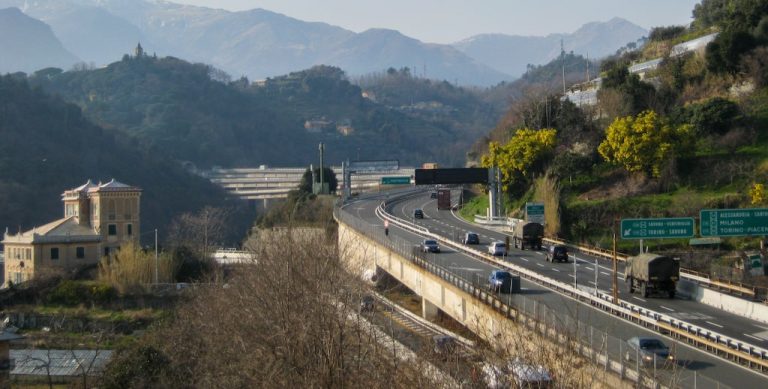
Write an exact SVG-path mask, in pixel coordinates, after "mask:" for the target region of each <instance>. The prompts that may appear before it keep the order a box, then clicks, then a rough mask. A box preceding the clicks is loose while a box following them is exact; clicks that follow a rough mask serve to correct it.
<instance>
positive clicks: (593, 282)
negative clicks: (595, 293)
mask: <svg viewBox="0 0 768 389" xmlns="http://www.w3.org/2000/svg"><path fill="white" fill-rule="evenodd" d="M589 283H590V284H592V285H597V284H595V281H589Z"/></svg>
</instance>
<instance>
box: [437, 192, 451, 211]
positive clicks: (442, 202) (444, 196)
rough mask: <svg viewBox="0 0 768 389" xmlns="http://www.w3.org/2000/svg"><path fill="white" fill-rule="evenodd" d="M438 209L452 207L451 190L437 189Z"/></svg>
mask: <svg viewBox="0 0 768 389" xmlns="http://www.w3.org/2000/svg"><path fill="white" fill-rule="evenodd" d="M437 209H451V190H450V189H438V190H437Z"/></svg>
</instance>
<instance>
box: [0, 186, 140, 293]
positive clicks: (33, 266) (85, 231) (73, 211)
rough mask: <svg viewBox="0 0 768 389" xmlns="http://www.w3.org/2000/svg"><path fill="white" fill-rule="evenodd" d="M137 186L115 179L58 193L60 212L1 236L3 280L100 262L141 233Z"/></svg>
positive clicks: (18, 281)
mask: <svg viewBox="0 0 768 389" xmlns="http://www.w3.org/2000/svg"><path fill="white" fill-rule="evenodd" d="M140 196H141V189H140V188H137V187H134V186H130V185H126V184H123V183H120V182H117V181H115V180H114V179H113V180H112V181H110V182H108V183H106V184H102V183H99V184H93V183H92V182H91V181H90V180H88V182H86V183H85V184H84V185H82V186H80V187H77V188H74V189H71V190H68V191H65V192H64V193H62V195H61V197H62V201H63V202H64V218H63V219H59V220H56V221H53V222H50V223H48V224H46V225H43V226H40V227H35V228H33V229H31V230H29V231H25V232H20V233H18V234H15V235H14V234H9V233H8V231H7V230H6V232H5V235H4V237H3V242H2V243H3V245H4V246H5V280H6V284H5V285H4V286H8V282H9V281H10V282H13V283H14V284H18V283H21V282H25V281H28V280H30V279H32V278H33V277H35V276H36V275H41V274H45V273H46V272H56V271H61V270H68V269H73V268H77V267H81V266H85V265H93V264H96V263H98V261H99V259H100V258H101V257H102V256H106V255H109V254H110V253H113V252H115V250H117V249H119V248H120V245H122V244H124V243H126V242H132V241H136V240H137V239H138V237H139V234H140V224H139V222H140V218H139V213H140V208H139V198H140Z"/></svg>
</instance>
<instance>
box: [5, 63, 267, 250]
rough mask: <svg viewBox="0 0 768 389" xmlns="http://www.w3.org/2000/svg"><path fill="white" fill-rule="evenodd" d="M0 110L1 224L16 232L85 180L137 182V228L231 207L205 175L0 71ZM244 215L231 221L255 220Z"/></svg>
mask: <svg viewBox="0 0 768 389" xmlns="http://www.w3.org/2000/svg"><path fill="white" fill-rule="evenodd" d="M0 112H2V114H0V139H2V140H3V141H2V142H0V203H1V204H3V206H2V207H0V228H3V229H4V228H5V227H9V228H10V230H11V231H12V232H16V231H17V229H21V230H25V229H27V228H31V227H33V226H39V225H42V224H44V223H47V222H50V221H51V220H55V219H58V218H61V217H62V215H63V214H62V205H61V193H62V192H63V191H64V190H66V189H70V188H74V187H77V186H80V185H82V184H83V183H85V182H86V180H88V179H89V178H90V179H93V180H95V181H99V180H102V181H104V182H106V181H108V180H110V179H111V178H115V179H117V180H119V181H122V182H125V183H127V184H131V185H136V186H138V187H141V188H142V189H143V192H142V195H141V213H142V223H141V224H142V225H141V227H142V230H144V231H150V230H152V229H154V228H159V229H160V231H161V234H162V235H161V236H167V233H168V228H167V227H168V226H169V225H170V223H171V221H172V220H173V219H174V218H175V217H177V216H180V214H182V213H184V212H197V211H198V210H199V209H201V208H202V207H203V206H206V205H211V206H220V207H221V206H230V205H232V206H235V203H230V202H228V201H227V200H226V194H225V193H224V192H223V191H222V190H221V189H220V188H218V187H217V186H215V185H213V184H211V183H210V182H209V181H208V180H206V179H203V178H201V177H197V176H194V175H192V174H190V173H188V172H187V171H185V170H184V169H182V168H181V165H180V164H179V163H177V162H175V161H173V160H171V159H169V158H167V157H166V156H165V155H164V154H163V153H161V152H157V151H151V150H150V149H148V148H146V147H144V146H142V145H141V144H140V143H139V142H136V141H135V140H131V139H129V138H128V137H126V136H124V135H122V134H121V133H119V132H115V131H109V130H107V129H104V128H102V127H99V126H96V125H94V124H93V123H92V122H91V121H90V120H88V119H87V118H86V117H85V116H84V115H83V113H82V111H81V110H80V108H78V107H77V106H76V105H74V104H70V103H66V102H65V101H64V100H62V99H61V98H59V97H54V96H51V95H49V94H47V93H45V92H44V91H42V90H41V89H39V88H33V87H31V86H30V85H29V84H28V82H27V81H26V80H25V79H23V78H22V77H19V76H17V75H9V76H0ZM190 193H194V196H190V195H189V194H190ZM240 207H241V206H240ZM240 207H239V208H237V209H239V210H240V211H242V208H240ZM249 214H250V213H249V212H244V213H243V216H244V219H243V220H238V221H239V223H236V224H238V225H239V227H242V228H243V229H242V230H241V231H243V230H244V229H245V228H247V226H248V224H249V223H251V222H252V219H251V220H248V218H247V217H245V216H246V215H249ZM242 223H245V225H244V226H243V225H242ZM146 237H147V238H149V237H150V235H147V236H146ZM238 238H239V237H238Z"/></svg>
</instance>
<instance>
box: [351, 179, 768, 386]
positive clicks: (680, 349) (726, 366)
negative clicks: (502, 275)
mask: <svg viewBox="0 0 768 389" xmlns="http://www.w3.org/2000/svg"><path fill="white" fill-rule="evenodd" d="M428 193H429V192H424V193H423V195H419V196H416V197H414V198H410V199H406V200H403V201H394V194H389V195H388V194H380V195H376V196H372V197H369V198H364V199H359V200H356V201H354V202H352V203H349V204H347V205H345V207H344V209H343V212H346V213H348V214H350V215H352V216H354V217H356V218H358V219H360V220H362V221H364V222H365V223H366V224H368V225H372V226H374V227H376V228H378V229H380V232H381V235H382V237H383V222H382V221H381V219H380V218H379V217H378V216H377V215H376V213H375V209H376V208H377V207H378V206H379V205H380V203H381V202H382V201H383V200H385V199H387V198H389V197H390V196H392V197H393V201H389V202H388V204H389V205H388V207H387V211H388V212H389V213H391V214H392V215H394V216H396V217H398V218H402V219H405V220H408V221H413V222H415V223H416V224H419V225H421V226H423V227H425V228H428V229H429V230H430V232H432V233H436V234H440V235H443V236H446V237H448V238H451V239H454V240H455V239H457V238H458V237H459V236H460V234H462V233H463V232H464V231H467V230H472V231H474V232H477V233H479V234H481V246H480V247H479V249H481V250H482V249H483V247H482V245H487V243H488V242H489V241H490V240H496V239H498V240H503V234H500V233H497V232H494V231H489V230H483V229H481V228H479V227H477V226H473V225H470V224H467V223H465V222H464V221H461V220H459V219H458V218H456V217H455V216H454V215H453V214H452V213H451V212H450V211H439V212H438V211H437V209H436V206H435V204H434V202H435V200H434V199H431V198H429V195H428ZM414 208H421V209H423V210H424V213H425V218H424V219H420V220H412V216H411V215H412V210H413V209H414ZM389 239H398V240H405V241H408V242H410V243H411V244H413V245H414V246H415V245H418V243H419V242H420V241H421V239H423V238H422V237H420V236H418V235H416V234H413V233H411V232H409V231H406V230H403V229H401V228H399V227H397V226H392V225H391V226H390V236H389ZM426 257H427V258H428V259H429V260H430V261H431V262H433V263H435V264H438V265H440V266H442V267H444V268H446V269H449V270H452V271H453V272H454V273H455V274H457V275H459V276H460V277H462V278H464V279H466V280H470V281H474V282H476V283H484V282H485V280H486V277H487V275H488V274H489V273H490V271H491V270H492V269H495V268H497V266H496V265H494V264H491V263H488V262H484V261H482V260H479V259H476V258H473V257H471V256H469V255H467V254H464V253H462V252H457V251H455V250H451V249H448V248H446V247H443V250H442V252H441V253H440V254H430V255H427V256H426ZM507 260H509V261H511V262H514V263H516V264H518V265H521V266H525V267H527V268H530V269H534V270H536V271H537V272H540V273H542V274H547V275H549V276H551V277H553V278H556V279H560V280H562V281H565V282H572V280H573V263H572V262H571V263H554V264H550V263H548V262H546V261H545V260H544V256H543V253H538V252H532V251H528V250H526V251H519V250H514V249H513V250H512V251H511V255H510V256H509V257H508V258H507ZM593 263H594V259H588V258H581V257H579V261H578V262H577V266H576V268H577V270H576V275H577V283H578V284H579V285H581V286H582V287H590V288H594V285H593V284H591V283H590V282H594V273H595V271H594V270H595V269H594V265H593ZM609 269H610V268H609V267H608V266H607V265H606V263H605V262H602V263H599V267H598V288H599V289H601V290H608V289H609V285H610V279H609V276H608V274H609V271H610V270H609ZM621 284H623V282H621ZM522 287H523V291H522V293H520V294H515V295H508V296H507V299H508V300H509V301H510V303H512V304H513V305H515V306H517V307H518V309H521V310H523V311H526V312H530V311H531V309H533V311H534V312H536V315H537V316H538V317H542V315H543V317H545V318H546V319H545V320H548V321H551V322H553V325H560V326H562V327H563V328H569V327H576V326H575V321H576V320H577V319H578V321H579V323H580V324H579V326H578V328H579V330H578V331H579V332H580V336H582V337H589V338H590V341H594V337H598V338H599V337H600V334H602V333H603V332H604V331H605V332H607V333H608V337H607V338H606V340H607V347H608V349H609V352H610V353H612V354H621V353H622V352H623V351H625V350H626V348H625V345H623V344H622V343H623V342H622V340H627V339H629V338H630V337H633V336H639V335H646V336H651V335H656V334H655V333H653V332H651V331H649V330H646V329H644V328H642V327H640V326H638V325H635V324H632V323H629V322H626V321H624V320H620V319H618V318H616V317H614V316H610V315H608V314H606V313H603V312H602V311H599V310H596V309H593V308H592V307H590V306H588V305H585V304H582V303H579V302H576V301H575V300H573V299H571V298H569V297H566V296H564V295H561V294H559V293H556V292H553V291H551V290H549V289H546V288H544V287H541V286H539V285H537V284H534V283H531V282H528V281H526V280H523V282H522ZM622 297H627V296H625V295H623V294H622ZM633 297H638V298H639V296H629V298H630V299H632V300H635V299H634V298H633ZM640 300H645V301H640ZM633 302H635V301H633ZM636 302H637V303H638V304H641V303H642V304H647V307H648V308H650V309H654V310H656V309H658V310H661V311H666V312H668V313H674V314H676V315H679V317H680V318H681V319H683V318H684V319H686V320H691V321H693V320H697V321H699V322H710V323H711V326H712V327H713V328H716V329H717V330H718V332H723V333H725V331H724V330H728V333H729V334H732V335H734V337H736V335H737V334H739V333H741V334H742V335H744V334H750V335H752V336H755V338H756V339H752V341H751V342H750V343H758V339H761V338H759V337H758V336H757V335H753V334H758V335H759V334H760V331H768V329H760V328H759V324H756V323H754V322H751V321H748V320H746V319H742V318H739V317H734V316H732V315H728V314H725V313H723V312H722V311H719V310H716V309H713V308H710V307H707V306H703V305H702V304H698V303H694V302H690V301H685V300H681V299H675V300H669V299H652V298H649V299H638V300H637V301H636ZM537 305H538V306H537ZM718 326H722V328H720V327H718ZM766 327H768V326H766ZM742 328H743V329H742ZM595 334H597V335H595ZM657 336H658V335H657ZM742 337H744V336H742ZM763 341H764V340H763ZM666 343H667V344H668V345H672V346H674V348H675V354H676V356H677V359H678V366H681V367H682V366H684V369H683V368H681V369H680V371H678V372H677V373H676V374H675V375H676V376H677V377H676V380H677V382H678V383H679V384H680V385H681V386H684V387H694V384H693V383H694V382H696V386H698V387H717V384H716V382H715V381H713V380H712V379H715V378H716V380H717V381H719V382H720V383H722V384H725V385H728V386H731V387H737V386H742V385H748V387H768V377H766V376H765V375H762V374H760V373H757V372H754V371H752V370H749V369H747V368H745V367H742V366H739V365H737V364H734V363H732V362H729V361H726V360H723V359H720V358H718V357H715V356H712V355H711V354H709V353H706V352H703V351H700V350H698V349H696V348H693V347H690V346H688V345H686V344H684V343H680V342H676V341H673V340H672V339H668V338H667V339H666ZM622 350H623V351H622ZM694 375H695V376H694ZM706 377H708V378H706Z"/></svg>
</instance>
